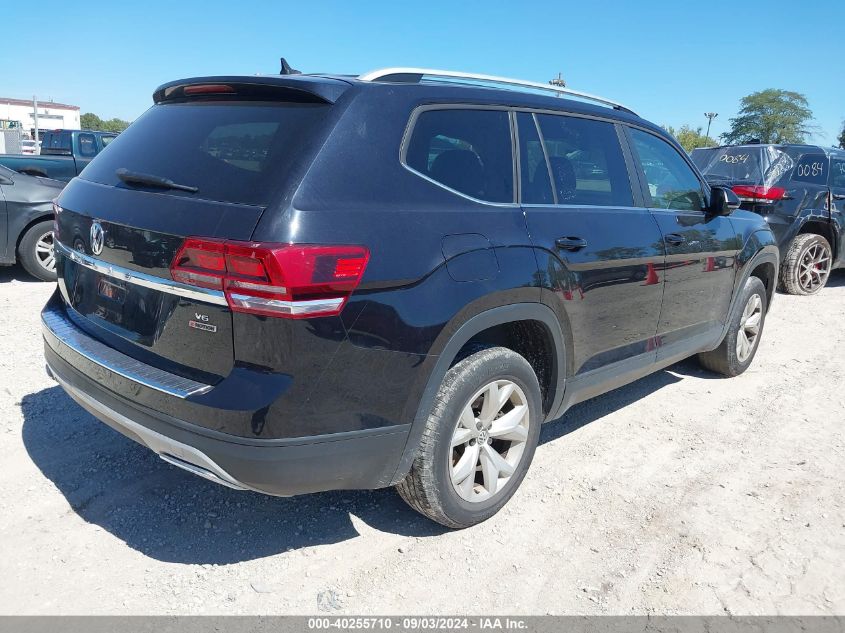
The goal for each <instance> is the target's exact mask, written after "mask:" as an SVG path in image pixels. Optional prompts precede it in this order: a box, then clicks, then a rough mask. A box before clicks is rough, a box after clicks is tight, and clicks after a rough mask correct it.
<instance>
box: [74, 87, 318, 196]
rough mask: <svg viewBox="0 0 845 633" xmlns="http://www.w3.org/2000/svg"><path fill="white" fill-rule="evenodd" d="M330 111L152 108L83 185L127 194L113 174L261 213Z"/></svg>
mask: <svg viewBox="0 0 845 633" xmlns="http://www.w3.org/2000/svg"><path fill="white" fill-rule="evenodd" d="M330 107H331V106H328V105H323V104H303V103H267V104H265V103H256V102H254V101H250V102H243V103H239V102H226V103H219V102H199V103H173V104H162V105H156V106H153V107H152V108H150V109H149V110H147V112H146V113H144V114H143V115H142V116H141V117H140V118H139V119H138V120H137V121H135V122H134V123H133V124H132V125H131V126H130V127H129V128H127V129H126V131H124V132H122V133H121V134H120V135H119V136H118V137H116V138H115V139H114V140H113V141H112V142H111V143H110V144H109V151H108V152H103V153H102V154H101V155H100V156H98V157H97V160H95V161H94V162H92V163H91V164H90V165H88V167H86V168H85V171H84V174H83V177H84V178H85V179H86V180H91V181H94V182H99V183H102V184H107V185H114V186H126V185H124V184H123V183H122V182H121V181H120V180H119V179H118V178H117V176H116V174H115V172H116V170H118V169H120V168H125V169H127V170H129V171H133V172H139V173H143V174H152V175H155V176H161V177H164V178H168V179H170V180H172V181H173V182H175V183H178V184H182V185H189V186H193V187H197V188H198V190H199V191H198V192H197V193H196V194H180V193H179V192H177V191H172V192H170V191H169V192H168V193H172V194H174V195H193V196H195V197H198V198H205V199H208V200H217V201H221V202H238V203H244V204H255V205H266V204H267V203H269V201H270V199H271V197H272V195H273V193H274V192H275V191H276V190H277V189H278V187H279V181H280V179H281V178H282V177H283V175H284V173H285V170H287V169H290V168H291V166H292V165H294V164H295V162H296V161H297V160H298V159H301V156H302V151H303V149H302V148H303V145H304V144H305V143H306V141H308V140H309V139H310V138H311V135H312V134H313V133H314V131H315V129H316V128H317V126H318V125H319V124H320V123H321V122H322V121H323V120H324V119H325V116H326V114H327V112H328V109H329V108H330Z"/></svg>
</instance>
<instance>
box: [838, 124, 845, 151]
mask: <svg viewBox="0 0 845 633" xmlns="http://www.w3.org/2000/svg"><path fill="white" fill-rule="evenodd" d="M839 147H841V148H842V149H845V123H843V124H842V131H841V132H840V133H839Z"/></svg>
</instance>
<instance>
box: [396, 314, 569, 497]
mask: <svg viewBox="0 0 845 633" xmlns="http://www.w3.org/2000/svg"><path fill="white" fill-rule="evenodd" d="M515 321H539V322H541V323H543V324H544V325H545V326H546V327H547V328H548V330H549V332H550V333H551V336H552V339H553V341H554V348H555V353H556V356H557V358H556V363H557V369H556V373H555V375H556V385H554V388H555V395H554V399H553V404H552V407H551V408H550V412H553V411H557V409H558V407H559V405H560V400H561V399H562V397H563V392H564V383H565V381H564V378H563V372H564V369H563V368H565V367H566V364H565V363H566V360H565V347H564V337H563V334H562V333H561V328H560V323H559V321H558V320H557V317H556V316H555V313H554V312H552V310H551V309H550V308H549V307H548V306H545V305H543V304H542V303H515V304H511V305H505V306H500V307H497V308H492V309H490V310H486V311H484V312H481V313H480V314H477V315H475V316H473V317H471V318H470V319H468V320H467V321H466V322H464V323H463V324H462V325H460V327H458V328H457V330H455V332H454V334H452V336H451V337H450V338H449V340H448V342H447V343H446V345H445V346H444V348H443V350H442V351H441V352H440V354H439V355H438V358H437V362H436V363H435V365H434V369H433V370H432V372H431V375H430V376H429V378H428V382H427V383H426V386H425V389H424V390H423V394H422V397H421V398H420V404H419V408H418V409H417V413H416V416H415V417H414V421H413V423H412V425H411V431H410V433H409V435H408V441H407V444H406V445H405V449H404V451H403V452H402V457H401V459H400V461H399V466H398V467H397V469H396V473H395V474H394V476H393V479H392V481H391V482H390V485H393V484H396V483H399V482H400V481H402V479H403V478H404V477H405V475H406V474H407V473H408V471H409V470H410V468H411V464H412V463H413V461H414V458H415V457H416V454H417V448H418V447H419V444H420V440H421V439H422V434H423V430H424V429H425V423H426V420H427V419H428V415H429V413H430V412H431V408H432V405H433V404H434V398H435V396H436V395H437V392H438V390H439V389H440V384H441V383H442V382H443V378H444V376H445V375H446V372H448V371H449V368H450V367H451V366H452V361H453V360H454V359H455V357H456V356H457V354H458V352H459V351H460V350H461V348H462V347H463V346H464V345H465V344H466V343H467V342H468V341H469V340H470V339H471V338H472V337H473V336H475V335H476V334H478V333H479V332H482V331H484V330H486V329H488V328H491V327H494V326H496V325H503V324H506V323H513V322H515Z"/></svg>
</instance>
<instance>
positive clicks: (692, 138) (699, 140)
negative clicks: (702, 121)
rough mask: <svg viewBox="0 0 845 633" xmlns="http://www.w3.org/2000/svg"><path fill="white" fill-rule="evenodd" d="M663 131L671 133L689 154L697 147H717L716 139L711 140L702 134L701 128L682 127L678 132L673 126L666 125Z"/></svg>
mask: <svg viewBox="0 0 845 633" xmlns="http://www.w3.org/2000/svg"><path fill="white" fill-rule="evenodd" d="M663 129H664V130H666V131H667V132H669V134H671V135H672V136H674V137H675V139H676V140H677V141H678V143H680V144H681V147H683V148H684V149H685V150H686V151H687V152H691V151H692V150H694V149H695V148H696V147H716V146H717V145H718V143H717V142H716V139H713V138H710V137H709V136H706V135H705V134H703V133H702V131H701V130H702V129H703V128H701V127H697V128H693V127H692V126H691V125H686V124H684V125H682V126H681V127H679V128H678V129H677V130H676V129H675V128H673V127H672V126H671V125H664V126H663Z"/></svg>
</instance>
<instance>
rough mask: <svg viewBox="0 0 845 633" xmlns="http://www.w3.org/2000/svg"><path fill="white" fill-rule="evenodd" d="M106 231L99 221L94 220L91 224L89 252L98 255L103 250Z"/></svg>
mask: <svg viewBox="0 0 845 633" xmlns="http://www.w3.org/2000/svg"><path fill="white" fill-rule="evenodd" d="M105 236H106V232H105V231H104V230H103V227H102V226H100V223H99V222H94V223H93V224H92V225H91V252H92V253H94V255H99V254H100V253H102V252H103V242H105Z"/></svg>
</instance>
